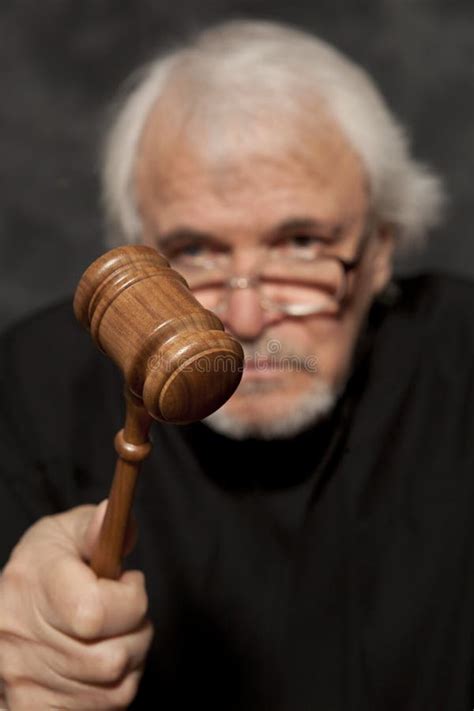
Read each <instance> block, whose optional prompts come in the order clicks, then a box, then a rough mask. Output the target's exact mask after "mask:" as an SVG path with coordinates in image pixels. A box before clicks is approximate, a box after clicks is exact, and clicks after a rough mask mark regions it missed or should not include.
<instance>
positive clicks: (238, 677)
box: [0, 21, 474, 711]
mask: <svg viewBox="0 0 474 711" xmlns="http://www.w3.org/2000/svg"><path fill="white" fill-rule="evenodd" d="M103 176H104V194H103V195H104V207H105V211H106V216H107V225H108V239H109V244H110V245H111V246H113V245H117V244H123V243H130V242H131V243H133V242H135V243H143V244H146V245H149V246H152V247H154V248H156V249H157V250H158V251H159V252H161V253H162V254H164V255H165V256H166V257H167V259H168V260H169V261H170V263H171V265H172V266H173V267H174V268H175V269H177V270H178V271H180V272H181V273H182V274H183V275H184V277H185V278H186V279H187V281H188V284H189V286H190V288H191V289H192V290H193V292H194V294H195V296H196V297H197V298H198V300H199V301H201V303H202V304H203V305H204V306H205V307H206V308H208V309H210V310H212V311H214V312H215V313H217V314H218V316H219V317H220V319H221V321H222V323H223V325H224V326H225V328H226V329H227V330H228V331H229V332H230V333H231V334H232V335H233V336H235V337H236V338H237V339H238V340H239V341H240V342H241V344H242V346H243V348H244V353H245V370H244V374H243V378H242V382H241V384H240V386H239V387H238V389H237V391H236V392H235V394H234V395H233V396H232V397H231V398H230V400H229V401H228V402H227V403H226V404H225V405H224V406H223V407H222V408H221V409H220V410H219V411H218V412H216V413H215V414H214V415H211V416H210V417H209V418H207V419H206V420H205V421H204V422H200V423H196V424H192V425H186V426H175V425H164V424H160V423H154V425H153V427H152V431H151V436H152V439H153V442H154V449H153V454H152V455H151V457H150V458H149V459H148V460H147V462H146V463H145V465H144V467H143V469H142V474H141V481H140V487H139V491H138V495H137V502H136V512H135V513H136V518H137V521H138V529H139V533H138V540H137V541H136V542H135V545H134V546H133V541H132V540H130V546H129V548H133V551H132V552H131V554H130V557H129V559H128V564H127V568H128V569H127V571H126V572H124V573H123V575H122V576H121V578H120V579H119V580H117V581H109V580H100V579H97V578H96V576H95V575H94V573H93V572H92V571H91V569H90V567H89V566H88V562H89V560H90V556H91V551H92V549H93V547H94V542H95V540H96V538H97V533H98V530H99V527H100V521H101V517H102V516H103V511H104V505H103V504H102V505H100V506H97V505H96V504H97V502H99V501H100V500H101V499H103V498H104V497H105V496H106V492H107V489H108V485H109V482H110V476H111V472H112V470H113V461H114V452H113V446H112V442H113V436H114V433H115V432H116V431H117V430H118V429H119V428H120V427H121V422H122V418H123V404H122V398H121V376H120V374H119V373H118V371H117V370H116V369H115V367H114V366H113V364H111V363H110V362H109V361H108V360H107V359H106V358H105V357H104V356H103V355H102V354H100V353H98V352H96V349H95V347H94V346H93V345H92V344H91V343H90V342H89V339H88V336H87V335H86V334H85V333H83V332H81V330H80V328H79V326H78V325H77V324H76V323H75V321H74V318H73V315H72V309H71V303H70V302H67V303H65V304H60V305H57V306H54V307H52V308H50V309H49V310H47V311H45V312H43V313H41V314H40V315H37V316H36V317H34V318H32V319H30V320H28V321H27V322H25V323H22V324H20V325H19V326H17V327H16V328H14V329H12V330H10V331H9V332H8V333H7V334H5V336H4V337H3V340H2V347H1V369H0V378H1V405H0V406H1V413H0V414H1V418H0V433H1V437H0V447H1V449H2V452H1V453H2V457H1V461H2V472H1V477H0V521H1V533H2V535H1V543H0V551H1V565H2V566H3V573H2V575H1V578H0V678H2V679H3V685H4V692H3V693H4V700H5V704H6V705H7V707H8V708H9V709H10V710H11V711H26V710H28V711H31V710H32V709H42V710H43V709H45V710H46V709H53V708H68V709H81V710H83V709H111V708H114V709H115V708H127V707H130V708H132V709H149V708H150V704H153V706H156V707H157V708H163V709H170V710H171V709H184V708H189V707H190V706H191V705H194V704H196V703H202V704H204V705H205V707H206V708H207V709H208V710H209V711H211V710H212V709H220V710H221V709H227V710H231V709H236V710H237V709H239V710H243V709H245V711H253V710H255V711H257V710H258V711H261V710H262V709H271V711H306V710H307V709H322V710H324V711H329V710H330V711H348V709H358V711H359V710H360V711H365V710H367V711H368V710H369V709H383V710H384V711H400V710H401V709H404V710H406V711H408V710H409V709H410V710H413V711H414V710H415V709H416V711H424V710H425V709H426V710H427V709H430V710H431V709H433V708H439V709H449V710H450V711H457V710H459V711H460V710H461V709H468V708H471V707H472V705H473V703H474V697H473V694H472V690H471V689H472V660H473V658H474V646H473V636H472V627H473V623H474V620H473V611H474V555H473V554H474V550H473V544H474V530H473V526H474V523H473V521H474V517H473V516H472V501H473V500H474V477H473V471H474V448H473V446H472V427H473V424H474V392H473V387H474V377H473V372H472V363H473V358H472V356H473V335H474V333H473V331H474V329H473V323H472V308H473V290H472V287H471V285H470V284H469V283H468V282H464V281H463V280H461V279H455V278H448V277H446V276H441V275H436V274H428V273H426V274H421V275H418V276H414V277H410V278H405V279H395V278H394V277H393V273H392V265H393V259H394V255H395V254H396V253H397V252H399V251H401V250H409V249H410V248H412V247H415V246H419V244H420V243H421V242H422V240H423V239H424V238H425V235H426V233H427V231H428V229H429V228H430V227H431V226H432V225H434V224H435V223H436V222H437V220H438V218H439V215H440V209H441V206H442V202H443V192H442V188H441V184H440V181H439V180H438V178H437V177H436V176H435V175H434V174H433V173H432V172H430V171H429V170H428V169H427V168H425V167H424V166H422V165H420V164H419V163H417V162H416V161H415V159H414V158H413V157H412V155H411V153H410V150H409V146H408V142H407V139H406V136H405V134H404V132H403V130H402V128H401V127H400V125H399V124H398V123H397V121H396V119H395V118H394V117H393V116H392V114H391V112H390V111H389V110H388V108H387V106H386V104H385V102H384V100H383V99H382V97H381V95H380V93H379V92H378V90H377V89H376V88H375V86H374V84H373V83H372V81H371V79H370V78H369V77H368V76H367V75H366V73H365V72H364V71H363V70H362V69H361V68H360V67H358V66H356V65H355V64H354V63H352V62H351V61H350V60H349V59H347V58H345V57H344V56H342V55H341V54H340V53H339V52H338V51H337V50H336V49H334V48H332V47H330V46H328V45H327V44H325V43H324V42H322V41H321V40H319V39H317V38H315V37H312V36H310V35H308V34H306V33H304V32H300V31H297V30H294V29H291V28H289V27H285V26H283V25H278V24H273V23H266V22H245V21H242V22H230V23H225V24H222V25H217V26H215V27H213V28H211V29H209V30H207V31H205V32H203V33H201V34H199V35H198V36H197V37H195V38H193V39H192V40H191V41H190V42H189V43H187V44H185V45H183V46H182V47H180V48H178V49H176V50H174V51H172V52H170V53H168V54H167V55H164V56H161V57H160V58H158V59H157V60H156V61H155V62H152V63H151V64H150V65H148V66H147V67H145V68H144V70H143V71H142V72H141V74H140V75H139V76H138V78H136V80H135V85H134V86H133V88H132V90H131V91H130V92H129V93H128V95H127V96H126V97H125V99H124V100H123V102H122V105H121V107H120V109H119V112H118V114H117V116H116V119H115V122H114V123H113V125H112V126H111V128H110V132H109V135H108V140H107V145H106V150H105V153H104V171H103ZM131 538H133V536H132V537H131ZM139 571H140V572H139ZM153 629H154V636H153V632H152V630H153ZM150 699H152V700H153V701H150Z"/></svg>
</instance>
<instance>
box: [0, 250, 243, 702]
mask: <svg viewBox="0 0 474 711" xmlns="http://www.w3.org/2000/svg"><path fill="white" fill-rule="evenodd" d="M74 305H75V311H76V315H77V316H78V317H79V319H80V321H81V322H82V323H83V324H84V325H85V326H86V327H87V328H89V329H90V331H91V334H92V336H93V338H94V340H95V341H96V343H97V344H98V345H99V347H100V348H101V349H102V350H103V351H105V352H106V353H107V354H108V355H109V356H110V357H111V358H112V359H113V360H114V361H115V362H116V363H117V365H118V366H119V367H120V368H121V369H122V371H123V373H124V376H125V391H126V400H127V412H126V420H125V426H124V428H123V430H121V432H119V433H118V435H117V437H116V443H115V444H116V449H117V452H118V462H117V468H116V472H115V477H114V483H113V485H112V491H111V494H110V497H109V505H108V509H107V512H106V516H105V519H104V523H103V524H102V528H101V534H100V536H98V531H99V527H100V525H101V518H102V516H101V514H102V513H103V506H101V507H92V506H81V507H78V508H75V509H71V510H70V511H66V512H64V513H62V514H59V515H56V516H49V517H46V518H43V519H41V520H40V521H38V522H37V523H36V524H35V525H34V526H32V527H31V528H30V529H29V530H28V531H27V532H26V533H25V535H24V536H23V537H22V539H21V540H20V541H19V543H18V545H17V546H16V547H15V549H14V551H13V553H12V555H11V557H10V560H9V561H8V563H7V565H6V566H5V568H4V570H3V571H2V575H1V577H0V681H2V680H3V682H4V693H5V699H6V702H7V704H8V707H9V710H10V711H31V710H32V709H50V708H68V709H78V710H79V709H85V708H91V709H92V708H94V709H104V710H105V709H110V708H117V709H118V708H123V709H125V708H127V707H128V705H129V704H130V703H131V701H132V699H133V698H134V696H135V694H136V691H137V688H138V684H139V682H140V678H141V675H142V671H143V665H144V663H145V659H146V656H147V653H148V649H149V646H150V644H151V639H152V625H151V622H150V621H149V620H148V618H147V595H146V589H145V581H144V577H143V575H142V573H140V572H138V571H127V572H125V573H120V562H121V556H122V552H123V545H124V537H125V532H126V529H127V522H128V518H129V511H130V507H131V504H132V498H133V491H134V487H135V480H136V476H137V472H138V467H139V464H140V462H141V461H142V460H143V459H144V457H146V455H147V454H148V452H149V451H150V446H151V445H150V443H149V442H148V437H147V433H148V428H149V426H150V423H151V421H152V419H153V418H156V419H159V420H163V421H166V422H189V421H192V420H196V419H201V418H203V417H205V416H206V415H208V414H210V413H211V412H212V411H213V410H215V409H217V408H218V407H219V406H220V405H221V404H222V403H223V402H224V401H225V400H226V399H227V398H228V397H229V396H230V395H231V394H232V392H233V391H234V389H235V388H236V387H237V385H238V382H239V380H240V376H241V365H242V350H241V348H240V346H239V344H238V343H237V341H235V340H234V339H233V338H231V336H229V335H228V334H226V333H225V332H224V331H223V329H222V325H221V323H220V321H219V320H218V319H217V318H216V317H215V316H214V315H213V314H211V313H210V312H208V311H206V310H205V309H203V308H202V306H201V305H200V304H199V303H198V302H197V301H196V299H195V298H194V297H193V296H192V294H191V293H190V292H189V290H188V288H187V286H186V283H185V281H184V280H183V279H182V278H181V277H180V276H179V275H178V274H177V273H176V272H174V271H173V270H172V269H170V268H169V265H168V263H167V262H166V260H164V259H163V258H162V257H160V256H159V255H158V253H157V252H156V251H155V250H153V249H151V248H147V247H139V246H133V247H123V248H118V249H116V250H112V251H111V252H109V253H107V254H105V255H103V256H102V257H100V258H99V259H98V260H97V261H96V262H94V264H92V265H91V267H89V269H88V270H87V271H86V272H85V274H84V276H83V278H82V279H81V281H80V283H79V286H78V289H77V292H76V297H75V304H74ZM158 475H159V473H158ZM97 540H98V541H99V542H98V544H97V543H96V542H97ZM89 560H91V565H92V568H93V570H91V567H89V565H87V564H86V563H85V561H89ZM96 573H97V574H98V576H99V577H97V575H96ZM107 578H112V579H107ZM1 701H2V699H1V684H0V705H1Z"/></svg>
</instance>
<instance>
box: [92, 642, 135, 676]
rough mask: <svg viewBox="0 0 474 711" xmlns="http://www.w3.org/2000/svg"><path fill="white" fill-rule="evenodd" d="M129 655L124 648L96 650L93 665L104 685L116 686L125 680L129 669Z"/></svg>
mask: <svg viewBox="0 0 474 711" xmlns="http://www.w3.org/2000/svg"><path fill="white" fill-rule="evenodd" d="M128 662H129V659H128V654H127V652H126V651H125V649H124V648H123V647H119V646H117V645H114V646H108V647H106V648H104V649H101V650H100V651H98V650H95V652H94V653H93V655H92V660H91V665H92V667H93V668H94V671H95V675H96V676H97V677H98V679H99V680H100V681H101V682H102V683H108V684H115V683H117V682H119V681H121V679H122V678H123V676H124V675H125V673H126V671H127V667H128Z"/></svg>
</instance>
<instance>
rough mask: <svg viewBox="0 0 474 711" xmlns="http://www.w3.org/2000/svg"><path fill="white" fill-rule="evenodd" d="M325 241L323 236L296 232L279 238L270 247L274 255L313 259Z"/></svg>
mask: <svg viewBox="0 0 474 711" xmlns="http://www.w3.org/2000/svg"><path fill="white" fill-rule="evenodd" d="M326 242H327V240H325V239H324V238H323V237H320V236H318V235H310V234H306V233H304V232H301V233H300V232H298V233H296V234H294V235H290V236H288V237H285V238H283V239H280V240H279V241H278V242H277V243H276V244H274V245H273V247H272V252H273V254H274V255H275V256H276V257H281V258H288V259H292V258H296V259H313V258H315V257H317V256H318V255H319V254H320V252H321V247H322V246H323V245H324V244H325V243H326Z"/></svg>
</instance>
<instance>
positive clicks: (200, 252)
mask: <svg viewBox="0 0 474 711" xmlns="http://www.w3.org/2000/svg"><path fill="white" fill-rule="evenodd" d="M164 253H165V256H166V257H167V258H168V259H169V260H170V262H171V263H172V264H174V265H175V266H176V267H177V268H180V267H181V268H183V269H185V268H186V267H190V268H199V267H203V268H208V267H209V266H214V265H215V264H216V263H218V262H219V261H220V260H222V257H223V249H222V248H220V247H219V246H218V245H216V244H214V243H212V242H209V241H206V240H202V239H186V240H180V241H177V242H176V243H174V244H169V245H167V247H166V250H164Z"/></svg>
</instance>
